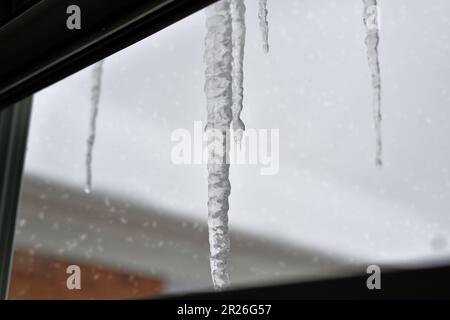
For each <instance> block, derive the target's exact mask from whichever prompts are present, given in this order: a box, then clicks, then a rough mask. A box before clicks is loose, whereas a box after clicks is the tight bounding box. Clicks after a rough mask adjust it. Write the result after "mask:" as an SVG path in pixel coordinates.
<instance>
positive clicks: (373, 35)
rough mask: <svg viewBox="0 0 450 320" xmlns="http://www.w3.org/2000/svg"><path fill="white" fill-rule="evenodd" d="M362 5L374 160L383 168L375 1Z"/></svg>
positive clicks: (377, 25) (377, 24)
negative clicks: (370, 84)
mask: <svg viewBox="0 0 450 320" xmlns="http://www.w3.org/2000/svg"><path fill="white" fill-rule="evenodd" d="M363 3H364V24H365V25H366V30H367V37H366V46H367V56H368V60H369V66H370V70H371V73H372V88H373V117H374V124H375V134H376V159H375V163H376V165H377V166H378V167H381V166H383V159H382V153H383V140H382V133H381V122H382V114H381V76H380V62H379V55H378V44H379V41H380V37H379V20H378V19H379V17H378V4H377V0H363Z"/></svg>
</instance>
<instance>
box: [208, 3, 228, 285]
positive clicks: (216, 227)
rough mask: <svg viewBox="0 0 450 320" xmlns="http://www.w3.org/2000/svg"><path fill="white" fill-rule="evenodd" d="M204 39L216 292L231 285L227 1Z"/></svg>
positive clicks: (211, 16)
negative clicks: (229, 264) (229, 273)
mask: <svg viewBox="0 0 450 320" xmlns="http://www.w3.org/2000/svg"><path fill="white" fill-rule="evenodd" d="M206 15H207V18H206V26H207V35H206V40H205V45H206V47H205V63H206V84H205V94H206V99H207V112H208V124H207V126H206V129H207V130H206V132H207V137H208V230H209V244H210V251H211V257H210V264H211V275H212V279H213V283H214V288H215V289H216V290H223V289H225V288H226V287H228V286H229V284H230V279H229V275H228V256H229V252H230V238H229V235H228V208H229V204H228V198H229V196H230V192H231V185H230V181H229V169H230V165H229V161H228V160H229V149H230V146H229V141H228V134H229V130H230V125H231V121H232V117H233V116H232V109H231V106H232V77H231V72H232V62H231V61H232V27H231V15H230V0H222V1H219V2H217V3H215V4H214V5H212V6H210V7H208V8H207V9H206Z"/></svg>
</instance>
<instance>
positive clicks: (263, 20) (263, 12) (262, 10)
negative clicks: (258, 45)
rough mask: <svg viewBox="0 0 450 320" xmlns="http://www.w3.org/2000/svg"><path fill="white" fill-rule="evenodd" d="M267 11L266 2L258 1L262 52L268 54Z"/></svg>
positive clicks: (263, 0) (265, 0)
mask: <svg viewBox="0 0 450 320" xmlns="http://www.w3.org/2000/svg"><path fill="white" fill-rule="evenodd" d="M268 13H269V11H268V10H267V0H259V12H258V17H259V28H260V29H261V34H262V39H263V50H264V52H265V53H268V52H269V21H268V19H267V15H268Z"/></svg>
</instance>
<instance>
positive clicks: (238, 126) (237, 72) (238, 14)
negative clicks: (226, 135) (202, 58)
mask: <svg viewBox="0 0 450 320" xmlns="http://www.w3.org/2000/svg"><path fill="white" fill-rule="evenodd" d="M231 25H232V43H233V66H232V67H233V80H232V81H233V82H232V83H233V107H232V110H233V123H232V128H233V132H234V139H235V141H236V142H238V143H239V144H240V143H241V140H242V135H243V133H244V130H245V125H244V122H243V121H242V119H241V112H242V108H243V99H244V70H243V69H244V49H245V33H246V30H245V3H244V0H231Z"/></svg>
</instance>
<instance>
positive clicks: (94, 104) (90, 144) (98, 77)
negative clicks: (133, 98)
mask: <svg viewBox="0 0 450 320" xmlns="http://www.w3.org/2000/svg"><path fill="white" fill-rule="evenodd" d="M102 73H103V60H102V61H100V62H97V63H96V64H95V65H94V67H93V70H92V80H93V84H92V88H91V118H90V123H89V137H88V139H87V152H86V186H85V189H84V191H85V192H86V193H91V190H92V152H93V149H94V143H95V138H96V125H97V115H98V104H99V101H100V91H101V82H102Z"/></svg>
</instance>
